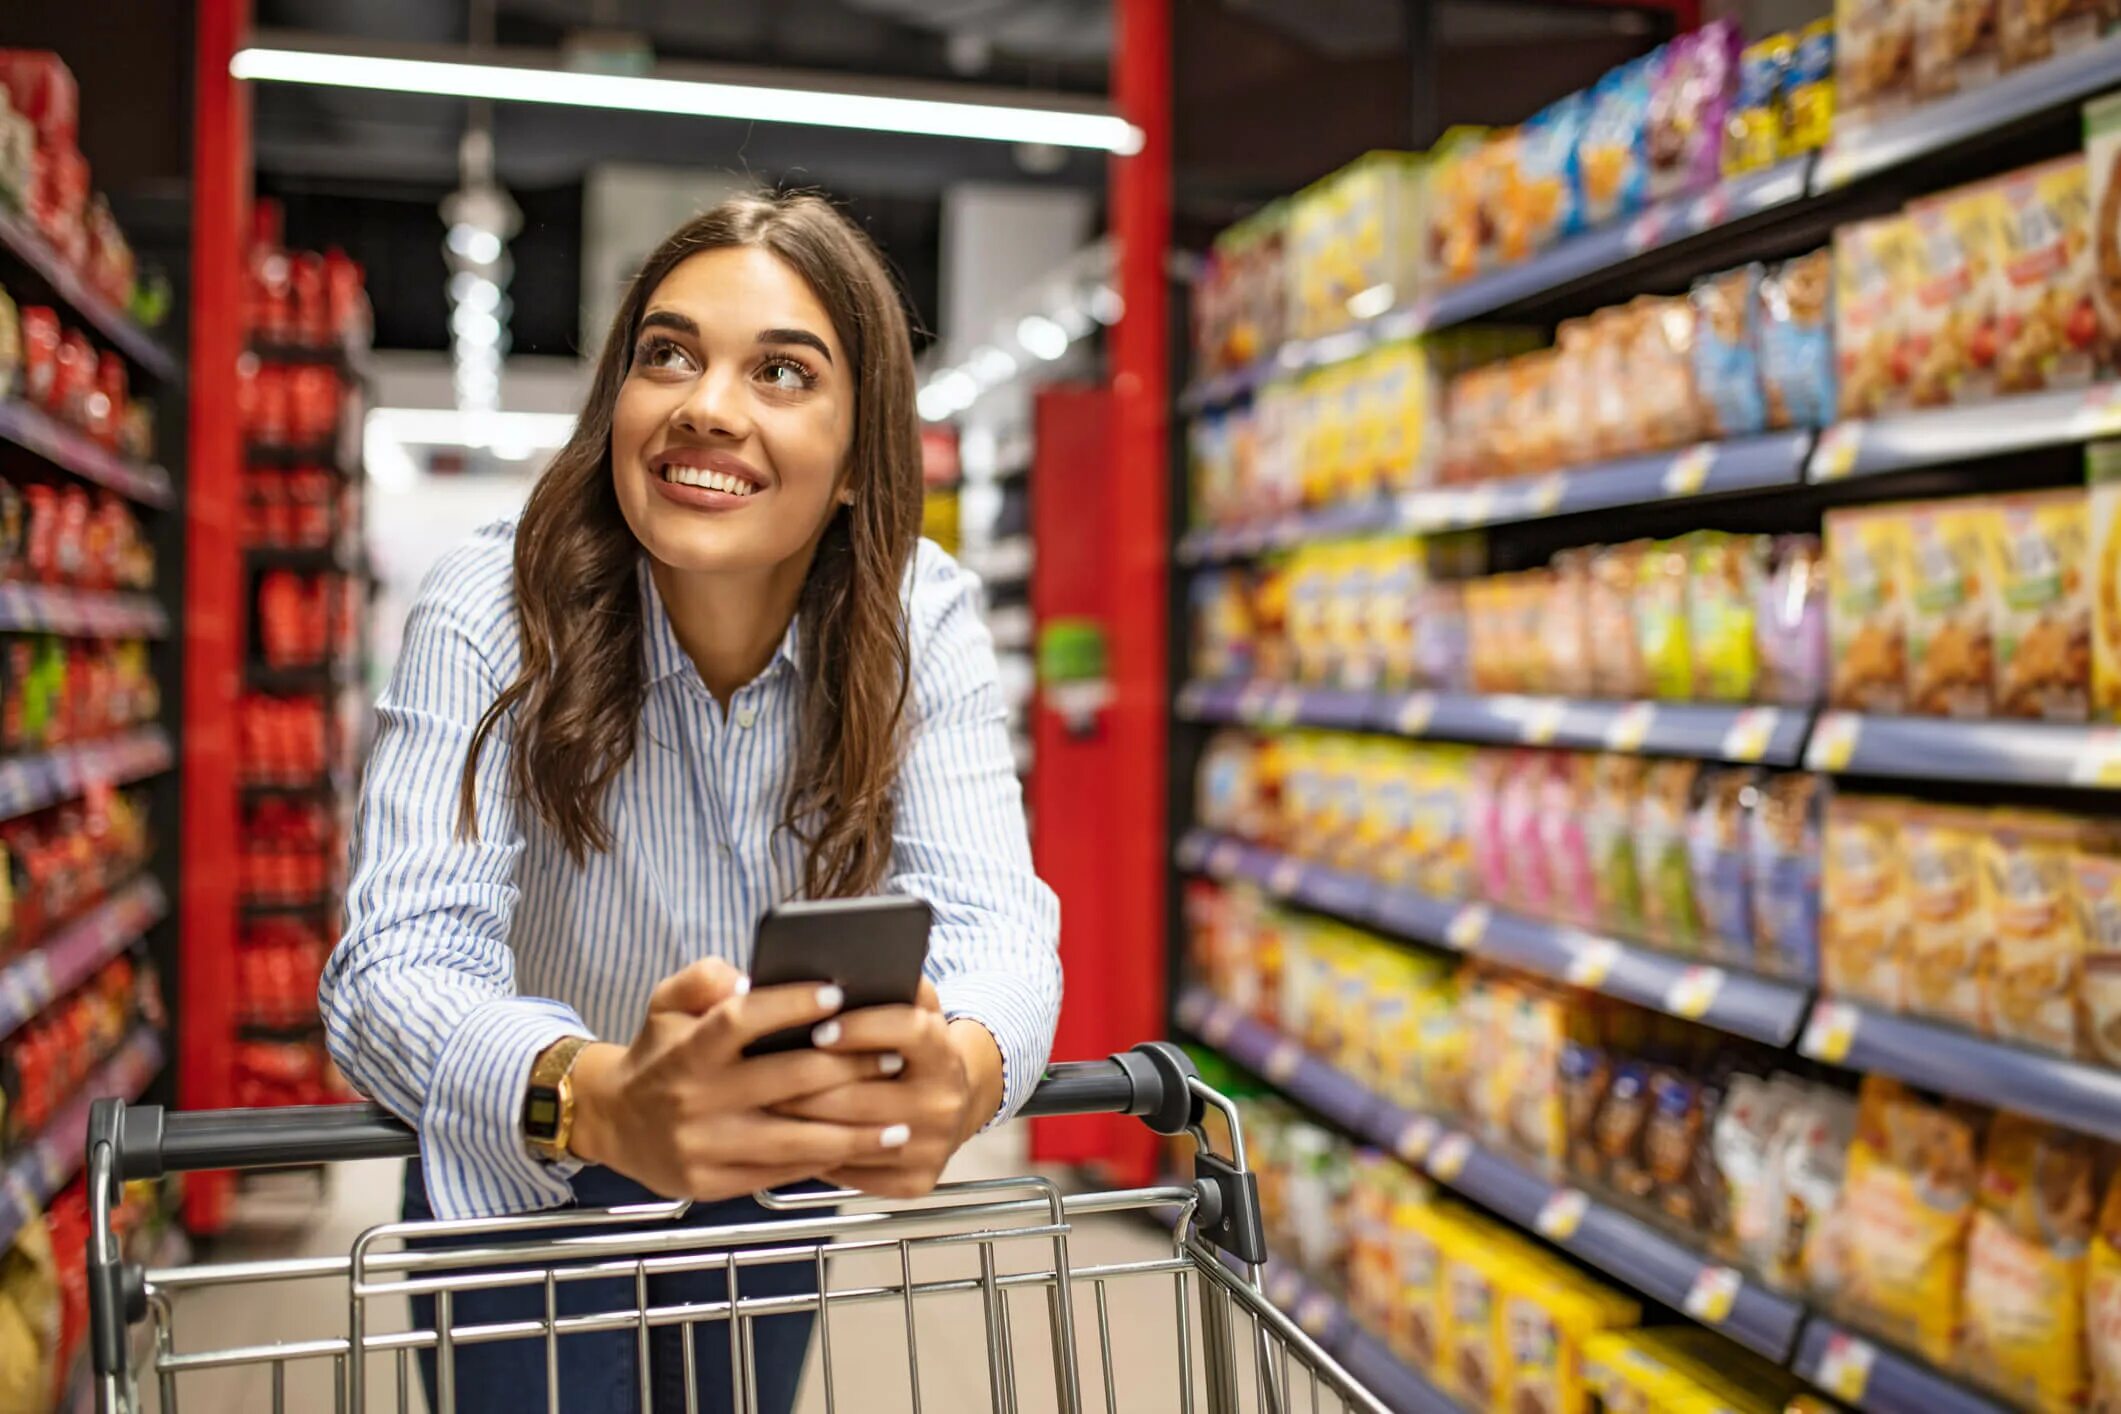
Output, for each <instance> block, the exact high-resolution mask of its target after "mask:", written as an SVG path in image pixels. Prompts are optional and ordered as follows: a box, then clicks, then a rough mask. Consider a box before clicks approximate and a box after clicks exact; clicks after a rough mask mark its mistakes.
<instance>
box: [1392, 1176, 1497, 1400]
mask: <svg viewBox="0 0 2121 1414" xmlns="http://www.w3.org/2000/svg"><path fill="white" fill-rule="evenodd" d="M1498 1230H1499V1229H1497V1228H1496V1227H1495V1225H1494V1224H1492V1223H1490V1222H1488V1221H1487V1220H1486V1219H1483V1218H1479V1217H1476V1216H1474V1215H1473V1214H1471V1213H1469V1212H1467V1211H1466V1210H1465V1209H1462V1208H1460V1207H1458V1206H1457V1205H1455V1204H1450V1203H1435V1202H1430V1203H1412V1202H1402V1203H1400V1204H1399V1205H1398V1206H1397V1207H1396V1208H1395V1209H1394V1210H1393V1214H1392V1231H1393V1250H1394V1255H1395V1258H1396V1261H1395V1264H1394V1266H1395V1271H1396V1273H1397V1281H1396V1296H1395V1300H1394V1310H1393V1313H1392V1320H1391V1322H1390V1323H1389V1324H1388V1325H1387V1327H1386V1335H1387V1339H1388V1342H1389V1343H1390V1345H1391V1346H1392V1348H1393V1350H1394V1351H1396V1352H1397V1353H1398V1354H1399V1357H1400V1358H1401V1359H1403V1360H1405V1361H1406V1362H1407V1363H1408V1364H1409V1365H1412V1366H1413V1367H1414V1368H1415V1369H1417V1370H1441V1369H1442V1364H1441V1361H1442V1359H1443V1355H1444V1351H1445V1349H1446V1348H1447V1346H1448V1343H1449V1329H1450V1314H1451V1313H1450V1285H1449V1282H1448V1280H1447V1278H1446V1273H1447V1271H1448V1269H1449V1266H1450V1262H1451V1253H1452V1251H1453V1249H1454V1244H1457V1243H1461V1242H1463V1241H1465V1240H1468V1239H1466V1238H1465V1237H1463V1236H1462V1234H1464V1233H1467V1232H1471V1233H1472V1234H1473V1237H1472V1239H1471V1240H1474V1241H1480V1240H1485V1238H1486V1237H1487V1236H1489V1235H1491V1234H1492V1233H1494V1232H1496V1231H1498Z"/></svg>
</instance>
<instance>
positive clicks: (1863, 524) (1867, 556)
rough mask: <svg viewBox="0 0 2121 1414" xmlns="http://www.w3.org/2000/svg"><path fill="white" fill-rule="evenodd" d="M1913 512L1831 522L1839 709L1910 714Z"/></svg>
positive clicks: (1874, 511) (1851, 513)
mask: <svg viewBox="0 0 2121 1414" xmlns="http://www.w3.org/2000/svg"><path fill="white" fill-rule="evenodd" d="M1906 541H1907V518H1906V513H1905V512H1904V511H1903V510H1902V509H1900V508H1899V507H1894V506H1862V507H1856V508H1853V509H1849V510H1841V511H1830V512H1828V513H1827V517H1826V565H1827V636H1828V639H1829V642H1830V645H1831V653H1832V658H1833V681H1832V684H1831V686H1830V688H1829V689H1828V692H1829V701H1830V704H1831V705H1832V706H1835V707H1840V708H1845V709H1847V710H1850V711H1856V712H1883V713H1899V712H1904V711H1906V710H1907V619H1908V612H1907V586H1906V580H1905V577H1904V569H1905V566H1906V563H1907V551H1906Z"/></svg>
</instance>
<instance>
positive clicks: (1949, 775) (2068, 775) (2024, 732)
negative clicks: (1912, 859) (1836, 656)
mask: <svg viewBox="0 0 2121 1414" xmlns="http://www.w3.org/2000/svg"><path fill="white" fill-rule="evenodd" d="M1804 764H1805V765H1806V766H1807V767H1808V768H1810V769H1811V770H1814V771H1830V772H1839V773H1843V774H1847V775H1855V776H1898V777H1903V778H1908V779H1914V780H1931V781H1975V782H1982V783H1991V784H1996V785H2013V786H2074V787H2077V788H2079V789H2083V790H2115V789H2121V729H2117V728H2114V727H2106V726H2078V725H2074V724H2071V723H2066V722H1970V721H1954V720H1952V719H1950V718H1945V717H1872V716H1865V715H1863V714H1861V713H1856V712H1827V713H1824V714H1822V715H1821V716H1820V718H1819V722H1818V725H1817V726H1816V727H1814V728H1813V730H1812V737H1811V743H1810V745H1809V746H1808V747H1806V749H1805V759H1804Z"/></svg>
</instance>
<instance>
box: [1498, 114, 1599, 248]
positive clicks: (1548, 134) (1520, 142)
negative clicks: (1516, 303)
mask: <svg viewBox="0 0 2121 1414" xmlns="http://www.w3.org/2000/svg"><path fill="white" fill-rule="evenodd" d="M1590 109H1591V99H1590V95H1588V94H1586V93H1572V94H1570V95H1568V96H1567V97H1566V98H1563V99H1561V100H1559V101H1558V102H1555V103H1552V104H1549V105H1548V106H1547V107H1546V108H1544V109H1542V110H1541V111H1540V112H1539V113H1537V114H1536V115H1534V116H1533V117H1532V119H1531V120H1530V121H1529V122H1527V123H1526V124H1525V125H1524V127H1523V128H1522V129H1521V130H1520V131H1519V133H1518V138H1517V179H1516V181H1515V182H1513V183H1512V184H1511V185H1510V189H1509V195H1508V199H1507V202H1506V204H1505V207H1504V209H1505V210H1506V211H1508V212H1509V215H1510V221H1511V224H1512V226H1513V230H1512V232H1511V233H1510V236H1509V238H1508V240H1507V244H1508V246H1509V247H1510V248H1512V249H1514V250H1518V251H1522V252H1523V253H1524V254H1525V255H1526V256H1530V255H1536V254H1538V253H1539V252H1540V251H1543V250H1545V249H1546V248H1547V247H1549V246H1551V245H1553V244H1554V243H1555V242H1556V241H1559V240H1563V239H1565V238H1567V237H1569V236H1573V235H1575V234H1576V233H1577V232H1578V231H1580V230H1582V229H1583V205H1582V202H1581V201H1580V200H1579V199H1578V194H1577V185H1576V149H1577V145H1578V144H1579V143H1580V142H1581V141H1582V140H1583V131H1584V123H1585V120H1586V119H1587V118H1588V116H1589V114H1590Z"/></svg>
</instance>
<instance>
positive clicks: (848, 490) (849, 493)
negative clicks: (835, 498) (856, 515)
mask: <svg viewBox="0 0 2121 1414" xmlns="http://www.w3.org/2000/svg"><path fill="white" fill-rule="evenodd" d="M839 500H840V504H841V505H843V506H851V505H853V504H854V488H853V487H851V486H842V487H841V488H840V489H839Z"/></svg>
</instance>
